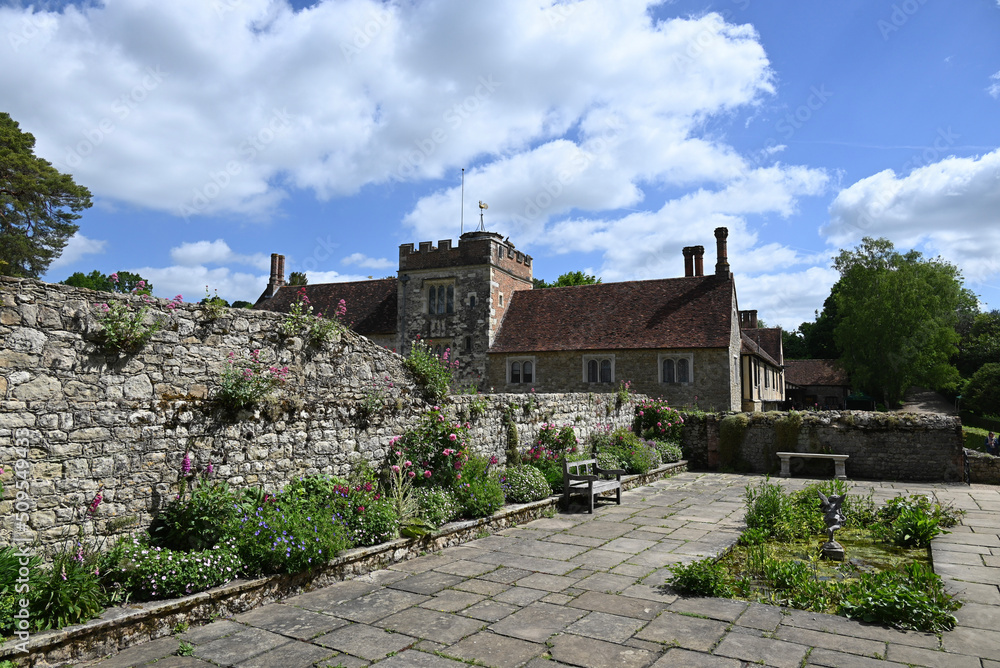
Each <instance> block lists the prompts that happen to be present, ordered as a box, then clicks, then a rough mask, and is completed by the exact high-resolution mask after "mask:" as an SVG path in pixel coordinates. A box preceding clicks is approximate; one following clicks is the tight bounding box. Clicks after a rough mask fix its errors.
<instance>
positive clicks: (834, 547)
mask: <svg viewBox="0 0 1000 668" xmlns="http://www.w3.org/2000/svg"><path fill="white" fill-rule="evenodd" d="M823 556H824V557H826V558H827V559H830V560H831V561H843V560H844V546H843V545H841V544H840V543H838V542H837V541H835V540H831V541H827V542H826V543H823Z"/></svg>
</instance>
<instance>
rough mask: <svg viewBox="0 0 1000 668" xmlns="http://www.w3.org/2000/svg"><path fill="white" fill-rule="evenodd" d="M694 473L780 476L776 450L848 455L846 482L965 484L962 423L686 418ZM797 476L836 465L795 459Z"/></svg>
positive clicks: (778, 416)
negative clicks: (777, 474)
mask: <svg viewBox="0 0 1000 668" xmlns="http://www.w3.org/2000/svg"><path fill="white" fill-rule="evenodd" d="M683 448H684V456H685V458H686V459H688V460H689V461H690V464H691V467H692V468H695V469H697V468H701V469H709V470H720V469H722V470H735V471H744V472H754V473H772V474H774V473H777V472H778V471H779V470H780V463H779V460H778V457H777V455H776V454H775V453H776V452H779V451H789V452H815V453H820V452H822V453H831V454H838V455H848V456H849V457H850V459H848V460H847V476H848V478H869V479H875V480H919V481H944V482H961V481H964V480H965V472H964V468H965V455H964V453H963V447H962V428H961V422H960V421H959V419H958V418H956V417H950V416H945V415H933V414H932V415H916V414H907V413H904V414H899V413H870V412H862V411H824V412H815V413H814V412H801V413H797V412H788V413H785V412H770V413H749V414H747V413H736V414H726V413H719V414H707V415H704V416H701V417H699V416H687V417H686V420H685V424H684V432H683ZM791 464H792V475H793V476H795V475H808V476H815V477H830V476H832V472H833V464H832V463H831V462H829V461H811V460H803V459H795V458H793V459H792V461H791Z"/></svg>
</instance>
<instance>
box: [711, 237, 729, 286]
mask: <svg viewBox="0 0 1000 668" xmlns="http://www.w3.org/2000/svg"><path fill="white" fill-rule="evenodd" d="M728 236H729V230H728V229H727V228H725V227H717V228H715V247H716V253H715V254H716V261H715V275H716V276H722V277H724V278H729V276H730V274H729V256H728V253H727V251H726V238H727V237H728Z"/></svg>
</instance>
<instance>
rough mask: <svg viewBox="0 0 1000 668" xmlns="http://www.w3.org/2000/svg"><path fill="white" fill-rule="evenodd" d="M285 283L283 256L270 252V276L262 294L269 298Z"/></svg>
mask: <svg viewBox="0 0 1000 668" xmlns="http://www.w3.org/2000/svg"><path fill="white" fill-rule="evenodd" d="M284 284H285V256H284V255H278V254H277V253H271V276H270V277H269V278H268V280H267V290H265V291H264V296H265V297H267V298H268V299H270V298H271V297H273V296H274V293H275V292H277V291H278V288H280V287H281V286H283V285H284Z"/></svg>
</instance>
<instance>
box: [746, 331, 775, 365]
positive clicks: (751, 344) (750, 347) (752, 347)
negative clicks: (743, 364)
mask: <svg viewBox="0 0 1000 668" xmlns="http://www.w3.org/2000/svg"><path fill="white" fill-rule="evenodd" d="M751 331H757V330H749V329H743V330H740V352H741V353H743V354H744V355H757V356H758V357H761V358H763V359H764V360H765V361H766V362H768V363H769V364H773V365H774V366H781V364H779V363H778V361H777V360H776V359H774V357H772V356H771V354H770V353H768V352H767V351H766V350H764V347H763V346H762V345H760V344H759V343H757V341H755V340H754V338H753V337H752V336H750V334H748V333H747V332H751Z"/></svg>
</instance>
